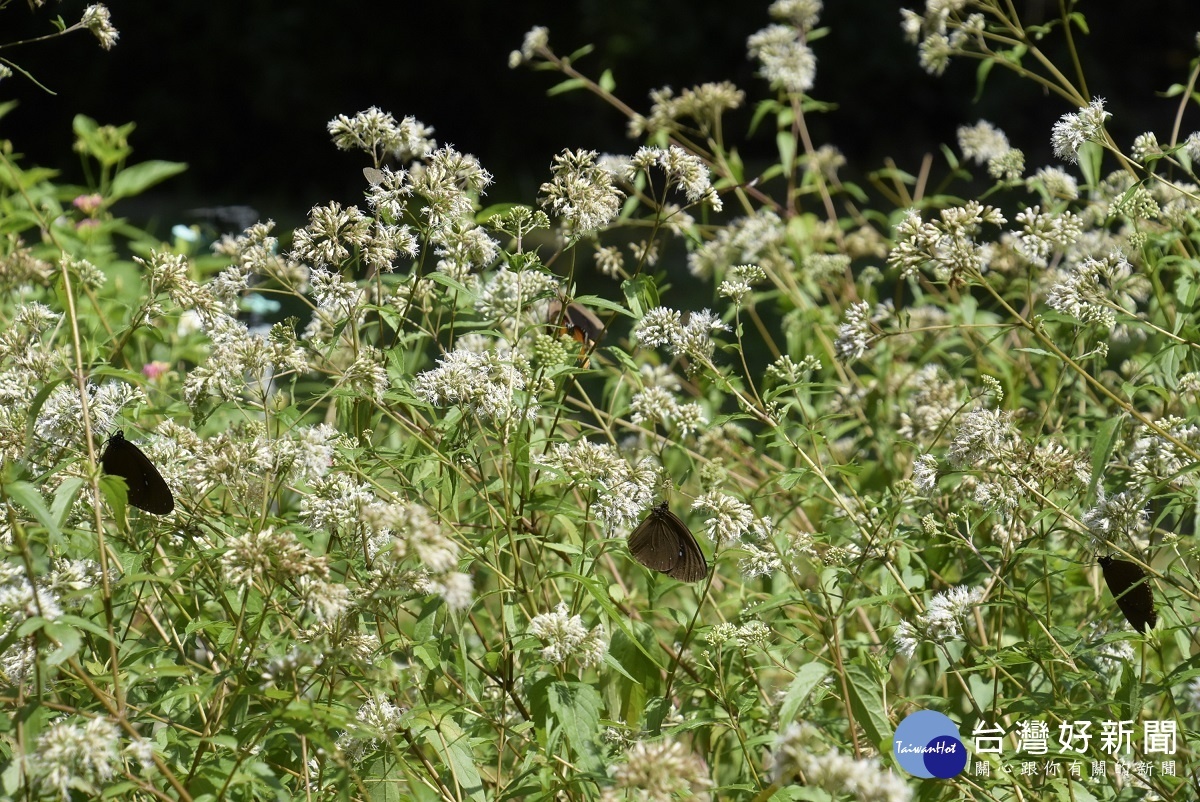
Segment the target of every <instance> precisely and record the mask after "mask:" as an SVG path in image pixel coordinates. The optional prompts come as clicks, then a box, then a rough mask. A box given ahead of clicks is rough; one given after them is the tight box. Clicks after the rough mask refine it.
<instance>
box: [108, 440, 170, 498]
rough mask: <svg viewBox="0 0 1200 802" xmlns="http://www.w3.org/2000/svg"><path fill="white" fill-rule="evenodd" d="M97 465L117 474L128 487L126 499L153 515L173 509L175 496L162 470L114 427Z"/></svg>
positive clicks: (113, 474) (109, 472)
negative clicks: (115, 430) (160, 471)
mask: <svg viewBox="0 0 1200 802" xmlns="http://www.w3.org/2000/svg"><path fill="white" fill-rule="evenodd" d="M100 467H101V468H103V469H104V472H105V473H107V474H109V475H111V476H120V477H121V478H122V479H124V480H125V486H126V487H127V488H128V491H127V493H128V495H127V499H128V500H129V503H130V504H132V505H133V506H135V507H137V508H138V509H142V510H145V511H146V512H152V513H154V514H155V515H166V514H168V513H169V512H171V511H172V510H174V509H175V497H174V496H173V495H171V488H169V487H167V483H166V481H164V480H163V478H162V474H160V473H159V472H158V468H155V467H154V463H153V462H151V461H150V458H149V457H147V456H146V455H145V454H143V453H142V450H141V449H140V448H138V447H137V446H135V445H134V444H133V443H131V442H129V441H128V440H126V439H125V433H124V432H121V431H118V432H117V433H115V434H114V435H113V436H112V437H110V438H109V440H108V446H107V447H106V448H105V449H104V454H103V455H102V456H101V457H100Z"/></svg>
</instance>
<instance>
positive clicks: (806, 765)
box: [770, 722, 912, 802]
mask: <svg viewBox="0 0 1200 802" xmlns="http://www.w3.org/2000/svg"><path fill="white" fill-rule="evenodd" d="M770 757H771V772H772V776H773V778H774V780H775V782H776V783H777V784H779V785H790V784H791V783H793V782H797V781H798V780H800V779H801V778H803V781H804V784H805V785H807V786H813V787H816V788H822V789H824V790H825V791H826V792H828V793H829V794H831V795H833V797H834V798H837V799H844V798H847V797H849V798H853V799H856V800H859V802H908V801H909V800H910V799H912V790H911V789H910V788H909V786H908V784H907V783H906V782H905V781H904V779H903V778H901V777H900V776H898V775H897V774H895V773H893V772H891V771H890V770H888V769H885V768H884V767H883V766H882V765H881V764H880V761H879V758H877V757H864V758H854V757H851V756H850V755H846V754H843V753H841V752H839V751H838V750H837V749H833V748H830V747H829V746H828V745H827V744H825V743H824V742H823V741H822V739H821V737H820V735H819V733H818V732H817V730H816V729H815V728H814V727H812V726H811V725H809V724H798V723H796V722H792V723H791V724H789V725H788V726H787V728H786V729H785V730H784V731H783V732H781V733H779V736H778V737H777V738H776V740H775V746H774V748H773V749H772V750H771V755H770Z"/></svg>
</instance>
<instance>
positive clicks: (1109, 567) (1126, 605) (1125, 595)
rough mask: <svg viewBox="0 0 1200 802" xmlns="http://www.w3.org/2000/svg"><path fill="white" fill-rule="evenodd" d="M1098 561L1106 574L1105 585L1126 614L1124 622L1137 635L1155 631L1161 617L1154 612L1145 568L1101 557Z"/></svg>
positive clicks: (1152, 598)
mask: <svg viewBox="0 0 1200 802" xmlns="http://www.w3.org/2000/svg"><path fill="white" fill-rule="evenodd" d="M1097 561H1098V562H1099V563H1100V570H1101V571H1103V572H1104V582H1105V583H1106V584H1107V585H1108V589H1109V591H1110V592H1111V593H1112V595H1113V598H1114V599H1116V600H1117V606H1118V607H1120V608H1121V612H1122V613H1124V614H1125V620H1126V621H1128V622H1129V623H1130V624H1132V625H1133V628H1134V629H1136V630H1137V631H1138V632H1145V631H1146V630H1148V629H1153V628H1154V625H1155V624H1157V623H1158V613H1156V612H1155V611H1154V593H1153V592H1152V591H1151V590H1150V580H1149V579H1148V578H1147V577H1146V572H1145V571H1143V570H1142V567H1141V566H1140V565H1138V564H1137V563H1131V562H1129V561H1128V560H1118V559H1116V558H1115V557H1111V556H1109V557H1100V558H1099V559H1098V560H1097Z"/></svg>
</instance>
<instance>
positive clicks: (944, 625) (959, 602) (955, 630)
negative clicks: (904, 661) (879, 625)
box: [892, 585, 984, 657]
mask: <svg viewBox="0 0 1200 802" xmlns="http://www.w3.org/2000/svg"><path fill="white" fill-rule="evenodd" d="M983 597H984V589H983V588H967V587H966V586H963V585H960V586H958V587H954V588H951V589H950V590H947V591H945V592H944V593H939V594H937V595H936V596H934V597H933V599H932V600H931V601H930V602H929V607H928V608H926V610H925V612H924V613H922V614H921V615H918V616H917V618H916V622H915V624H911V623H909V622H908V621H901V622H900V625H899V626H898V627H896V632H895V634H894V635H893V636H892V639H893V640H894V641H895V643H896V651H897V652H899V653H900V654H902V655H904V656H905V657H912V656H913V654H914V653H915V652H916V650H917V646H918V645H919V644H920V643H921V641H933V642H936V643H945V642H946V641H952V640H961V639H962V637H963V623H964V621H965V619H966V617H967V615H968V614H969V613H970V612H971V611H972V610H974V609H975V607H976V605H978V604H979V603H980V602H981V601H983Z"/></svg>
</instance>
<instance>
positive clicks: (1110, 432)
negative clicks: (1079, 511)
mask: <svg viewBox="0 0 1200 802" xmlns="http://www.w3.org/2000/svg"><path fill="white" fill-rule="evenodd" d="M1124 422H1125V414H1124V413H1121V414H1120V415H1116V416H1114V417H1111V418H1107V419H1105V421H1104V423H1102V424H1100V429H1099V430H1098V431H1097V432H1096V441H1095V442H1094V443H1092V479H1091V481H1090V482H1088V490H1087V506H1089V507H1091V506H1092V505H1093V504H1095V503H1096V486H1097V485H1098V484H1099V483H1100V477H1102V476H1103V475H1104V468H1105V466H1106V465H1108V457H1109V455H1111V454H1112V450H1113V441H1114V440H1115V437H1114V436H1115V435H1116V432H1117V430H1118V429H1119V428H1120V426H1121V424H1122V423H1124Z"/></svg>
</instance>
